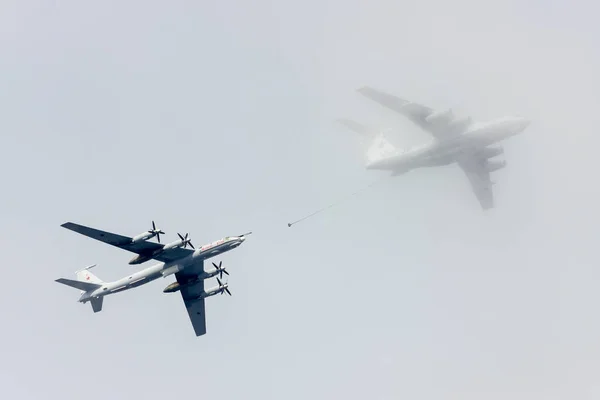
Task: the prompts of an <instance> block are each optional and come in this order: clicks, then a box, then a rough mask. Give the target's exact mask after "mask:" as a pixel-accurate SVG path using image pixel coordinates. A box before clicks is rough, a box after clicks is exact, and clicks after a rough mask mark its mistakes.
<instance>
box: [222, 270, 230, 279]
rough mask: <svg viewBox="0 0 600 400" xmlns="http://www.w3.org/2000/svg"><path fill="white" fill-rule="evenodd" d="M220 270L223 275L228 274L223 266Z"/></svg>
mask: <svg viewBox="0 0 600 400" xmlns="http://www.w3.org/2000/svg"><path fill="white" fill-rule="evenodd" d="M221 272H222V273H224V274H225V275H228V276H229V272H227V271H226V270H225V268H223V269H222V270H221ZM222 277H223V276H221V278H222Z"/></svg>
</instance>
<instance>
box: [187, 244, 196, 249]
mask: <svg viewBox="0 0 600 400" xmlns="http://www.w3.org/2000/svg"><path fill="white" fill-rule="evenodd" d="M187 243H188V244H189V245H190V247H191V248H192V249H194V250H196V248H195V247H194V245H193V244H192V242H187Z"/></svg>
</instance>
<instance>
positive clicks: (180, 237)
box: [177, 232, 185, 240]
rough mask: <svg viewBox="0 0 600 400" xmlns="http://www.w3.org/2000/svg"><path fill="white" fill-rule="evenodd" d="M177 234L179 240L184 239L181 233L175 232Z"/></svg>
mask: <svg viewBox="0 0 600 400" xmlns="http://www.w3.org/2000/svg"><path fill="white" fill-rule="evenodd" d="M177 236H179V239H181V240H185V239H184V238H183V236H181V233H179V232H177Z"/></svg>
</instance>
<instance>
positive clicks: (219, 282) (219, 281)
mask: <svg viewBox="0 0 600 400" xmlns="http://www.w3.org/2000/svg"><path fill="white" fill-rule="evenodd" d="M217 283H218V284H219V286H223V284H222V283H221V280H220V279H219V278H217Z"/></svg>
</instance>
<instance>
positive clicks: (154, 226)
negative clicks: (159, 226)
mask: <svg viewBox="0 0 600 400" xmlns="http://www.w3.org/2000/svg"><path fill="white" fill-rule="evenodd" d="M152 230H153V231H155V230H156V225H155V224H154V221H152Z"/></svg>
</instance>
